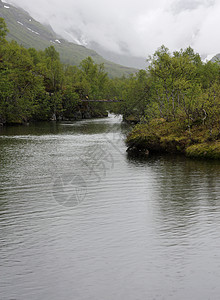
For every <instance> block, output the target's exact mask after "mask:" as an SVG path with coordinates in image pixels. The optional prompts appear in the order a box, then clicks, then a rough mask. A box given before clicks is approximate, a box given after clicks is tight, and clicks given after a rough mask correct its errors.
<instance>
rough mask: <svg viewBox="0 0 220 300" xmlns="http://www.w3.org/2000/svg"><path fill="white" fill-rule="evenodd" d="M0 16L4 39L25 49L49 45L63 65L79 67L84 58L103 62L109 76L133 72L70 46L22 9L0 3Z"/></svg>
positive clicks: (125, 74) (94, 53) (89, 51)
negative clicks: (3, 21)
mask: <svg viewBox="0 0 220 300" xmlns="http://www.w3.org/2000/svg"><path fill="white" fill-rule="evenodd" d="M0 17H1V18H4V19H5V22H6V24H7V27H8V29H9V33H8V35H7V40H9V41H10V40H15V41H17V42H18V43H19V44H21V45H23V46H24V47H25V48H31V47H33V48H35V49H37V50H44V49H45V48H47V47H49V46H51V45H53V46H54V47H55V48H56V50H57V51H58V52H59V53H60V59H61V61H62V62H63V63H66V64H70V65H77V66H78V65H79V64H80V62H81V61H82V60H83V59H85V58H86V57H88V56H91V57H92V59H93V60H94V61H95V63H98V64H101V63H104V65H105V69H106V71H107V72H108V74H109V76H110V77H121V76H123V75H124V76H128V75H129V74H131V73H134V72H136V71H137V69H135V68H129V67H125V66H122V65H119V64H115V63H113V62H111V61H109V60H106V59H104V58H103V57H102V56H101V55H99V54H98V53H97V52H96V51H94V50H91V49H88V48H86V47H84V46H80V45H77V44H74V43H70V42H68V41H67V40H65V39H63V38H62V37H60V36H58V35H57V34H56V33H55V32H54V31H53V30H52V28H51V27H50V26H47V25H43V24H41V23H39V22H37V21H36V20H34V19H33V18H32V17H31V16H30V15H29V14H28V13H27V12H26V11H25V10H23V9H21V8H18V7H14V6H12V5H10V4H8V3H5V2H2V1H1V0H0Z"/></svg>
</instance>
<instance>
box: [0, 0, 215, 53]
mask: <svg viewBox="0 0 220 300" xmlns="http://www.w3.org/2000/svg"><path fill="white" fill-rule="evenodd" d="M4 2H8V3H11V4H14V5H17V6H20V7H23V8H24V9H25V10H27V11H28V12H29V13H30V14H31V15H32V16H33V17H34V18H36V19H37V20H39V21H40V22H43V23H49V24H50V25H51V26H52V28H53V29H54V31H55V32H57V33H58V34H60V35H62V36H64V37H65V38H66V39H68V40H69V41H72V42H76V43H79V44H82V45H91V44H93V43H96V45H97V44H98V45H101V47H103V49H106V50H107V51H113V52H116V53H120V54H126V55H134V56H140V57H147V56H148V55H149V54H152V53H153V52H154V51H155V50H156V49H157V48H158V47H160V46H161V45H162V44H164V45H165V46H167V47H168V48H169V49H170V50H178V49H180V48H185V47H187V46H189V45H190V46H192V47H193V48H194V49H195V50H196V51H198V52H199V53H200V54H202V55H205V54H207V55H208V54H209V55H210V54H212V53H213V54H215V53H219V50H220V39H219V38H218V36H217V32H216V30H218V28H219V27H220V18H219V16H220V0H154V1H152V0H136V1H134V0H111V1H106V0H62V1H60V0H38V1H36V0H7V1H4Z"/></svg>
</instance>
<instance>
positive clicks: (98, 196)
mask: <svg viewBox="0 0 220 300" xmlns="http://www.w3.org/2000/svg"><path fill="white" fill-rule="evenodd" d="M125 133H126V126H124V125H123V124H121V119H120V118H119V117H117V118H116V117H114V116H112V115H111V116H110V117H109V118H106V119H98V120H86V121H80V122H75V123H38V124H31V125H29V126H26V127H25V126H19V127H17V126H16V127H10V128H3V129H2V128H1V129H0V299H3V300H6V299H7V300H8V299H16V300H29V299H32V300H39V299H43V300H44V299H53V300H58V299H59V300H60V299H74V300H98V299H102V300H112V299H114V300H124V299H125V300H134V299H138V300H139V299H140V300H141V299H178V300H181V299H199V300H202V299H216V300H217V299H219V295H220V285H219V280H220V163H219V162H216V161H215V162H214V161H194V160H188V159H186V158H184V157H178V156H177V157H174V156H173V157H172V156H156V157H150V158H148V159H147V160H143V159H138V158H134V157H133V158H132V157H128V156H127V154H126V146H125V144H124V137H125Z"/></svg>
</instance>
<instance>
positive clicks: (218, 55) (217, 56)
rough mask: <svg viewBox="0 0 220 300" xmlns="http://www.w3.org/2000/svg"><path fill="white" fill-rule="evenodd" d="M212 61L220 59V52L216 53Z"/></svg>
mask: <svg viewBox="0 0 220 300" xmlns="http://www.w3.org/2000/svg"><path fill="white" fill-rule="evenodd" d="M211 61H213V62H216V61H220V53H219V54H216V55H215V56H214V57H213V58H212V59H211Z"/></svg>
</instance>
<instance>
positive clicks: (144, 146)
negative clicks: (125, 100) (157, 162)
mask: <svg viewBox="0 0 220 300" xmlns="http://www.w3.org/2000/svg"><path fill="white" fill-rule="evenodd" d="M149 63H150V65H149V67H148V70H147V71H146V72H144V71H143V72H142V73H139V77H138V78H137V79H136V82H135V85H136V87H137V88H138V90H137V94H136V104H137V105H135V103H133V107H132V101H131V102H130V103H131V107H132V110H131V111H130V114H131V115H132V114H133V116H132V117H131V116H127V119H129V118H130V119H133V120H135V119H136V120H137V119H138V118H139V123H138V124H137V125H136V126H135V127H134V128H133V130H132V132H131V133H130V134H128V136H127V140H126V143H127V146H128V150H127V151H128V152H138V153H139V152H141V153H144V154H147V155H148V154H149V153H183V154H185V155H186V156H188V157H197V158H213V159H220V66H219V63H218V62H212V61H209V62H203V61H202V60H201V57H200V55H199V54H196V53H194V51H193V49H192V48H190V47H189V48H187V49H186V50H180V51H176V52H174V53H172V54H171V53H170V52H169V50H168V49H167V48H166V47H164V46H162V47H161V48H160V49H159V50H158V51H156V52H155V54H154V55H153V56H152V57H150V59H149ZM140 72H141V71H140ZM135 85H134V89H135ZM138 99H139V101H138ZM141 109H142V114H140V112H141ZM135 113H136V115H135ZM138 113H139V115H138ZM134 115H135V117H134Z"/></svg>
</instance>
